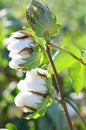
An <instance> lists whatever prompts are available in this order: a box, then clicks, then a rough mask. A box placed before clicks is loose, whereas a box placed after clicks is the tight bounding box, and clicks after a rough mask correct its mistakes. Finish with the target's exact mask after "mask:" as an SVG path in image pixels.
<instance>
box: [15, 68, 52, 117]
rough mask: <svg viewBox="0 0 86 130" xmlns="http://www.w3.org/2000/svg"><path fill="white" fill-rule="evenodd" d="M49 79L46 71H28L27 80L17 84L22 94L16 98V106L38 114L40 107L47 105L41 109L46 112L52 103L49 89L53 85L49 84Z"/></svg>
mask: <svg viewBox="0 0 86 130" xmlns="http://www.w3.org/2000/svg"><path fill="white" fill-rule="evenodd" d="M48 78H49V74H48V72H47V71H46V70H43V69H40V68H38V69H37V68H36V69H32V70H31V71H27V73H26V77H25V79H24V80H21V81H20V82H19V83H18V84H17V86H18V89H19V90H20V93H19V94H18V95H17V96H16V98H15V104H16V106H18V107H21V108H22V109H23V110H24V111H25V112H35V113H36V114H37V112H38V111H39V107H40V106H42V104H45V106H44V107H42V108H40V110H41V112H43V110H42V109H44V110H45V109H46V108H47V106H48V104H50V103H51V96H50V92H49V87H51V85H52V84H51V85H50V84H48V83H47V82H49V81H48ZM48 85H49V86H48ZM52 93H53V92H52ZM49 97H50V98H49ZM39 113H40V111H39ZM33 115H34V114H33ZM40 115H42V113H40Z"/></svg>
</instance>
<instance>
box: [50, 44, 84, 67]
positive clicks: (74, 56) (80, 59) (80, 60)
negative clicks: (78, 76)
mask: <svg viewBox="0 0 86 130" xmlns="http://www.w3.org/2000/svg"><path fill="white" fill-rule="evenodd" d="M50 47H53V48H57V49H59V50H62V51H64V52H66V53H67V54H69V55H70V56H72V57H73V58H74V59H76V60H78V61H79V62H81V63H82V64H83V65H85V66H86V63H85V62H84V61H83V59H82V58H79V57H77V56H76V55H74V54H73V53H71V52H70V51H68V50H66V49H64V48H62V47H60V46H57V45H55V44H52V43H50Z"/></svg>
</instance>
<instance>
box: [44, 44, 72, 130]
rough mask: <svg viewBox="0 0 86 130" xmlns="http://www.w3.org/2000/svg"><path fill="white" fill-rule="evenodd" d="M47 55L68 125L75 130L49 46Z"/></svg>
mask: <svg viewBox="0 0 86 130" xmlns="http://www.w3.org/2000/svg"><path fill="white" fill-rule="evenodd" d="M46 53H47V56H48V59H49V61H50V63H51V66H52V68H53V71H54V75H55V79H56V83H57V87H58V90H59V94H60V98H61V100H62V103H61V105H62V107H63V110H64V113H65V116H66V119H67V122H68V125H69V129H70V130H73V126H72V122H71V119H70V116H69V113H68V110H67V107H66V103H65V102H64V94H63V91H62V85H61V82H60V79H59V75H58V73H57V70H56V68H55V65H54V63H53V60H52V57H51V54H50V50H49V46H48V45H46Z"/></svg>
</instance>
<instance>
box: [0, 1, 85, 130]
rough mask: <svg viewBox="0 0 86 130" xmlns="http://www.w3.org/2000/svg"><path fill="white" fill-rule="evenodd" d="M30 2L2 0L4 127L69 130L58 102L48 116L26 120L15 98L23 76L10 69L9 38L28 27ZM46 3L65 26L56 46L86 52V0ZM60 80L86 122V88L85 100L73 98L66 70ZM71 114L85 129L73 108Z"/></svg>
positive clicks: (0, 102) (0, 111)
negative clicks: (18, 83) (10, 124)
mask: <svg viewBox="0 0 86 130" xmlns="http://www.w3.org/2000/svg"><path fill="white" fill-rule="evenodd" d="M29 2H30V1H29V0H15V1H12V0H0V128H2V127H5V125H6V124H7V123H9V122H10V123H13V124H15V125H16V127H17V128H18V130H67V129H68V128H67V125H66V121H65V118H64V114H63V112H62V110H61V108H60V106H59V105H57V104H56V103H55V102H53V104H52V106H50V107H49V108H48V111H47V113H46V115H45V116H44V117H41V118H39V119H38V120H29V121H27V120H25V119H23V116H24V113H22V111H21V110H20V109H18V108H16V106H15V104H14V97H15V96H16V94H17V91H18V90H17V89H16V83H17V82H18V81H19V80H20V79H21V78H22V77H23V74H22V73H21V72H16V71H15V70H12V69H10V68H9V66H8V62H9V60H10V59H9V57H8V54H9V52H8V51H7V49H6V38H7V37H9V36H10V34H11V33H12V32H14V31H17V30H19V29H22V28H24V27H28V24H27V21H26V16H25V11H26V7H27V5H28V4H29ZM46 2H47V4H48V6H49V7H50V8H51V9H52V10H53V12H54V13H55V14H56V16H57V19H59V20H60V21H61V23H62V29H61V32H60V33H59V34H58V35H57V36H56V37H55V39H54V41H55V43H58V44H59V45H61V46H64V45H69V44H72V45H74V46H76V47H78V48H79V49H80V50H86V0H52V1H50V0H46ZM60 78H61V82H62V85H63V90H64V92H65V96H66V97H70V98H71V99H72V100H73V101H74V102H75V104H76V106H77V107H78V109H79V111H80V112H81V113H82V115H83V116H84V117H85V119H86V88H85V87H84V89H83V90H82V93H81V94H82V97H80V98H79V99H74V98H73V96H70V94H71V93H73V92H74V90H73V88H72V87H71V84H70V82H69V78H70V77H69V75H68V74H67V73H66V71H64V72H61V73H60ZM80 82H81V81H79V83H80ZM75 100H76V101H75ZM70 114H71V118H72V119H73V124H74V126H75V130H85V129H86V128H84V126H83V124H82V123H81V121H80V120H79V118H78V116H77V115H76V114H75V113H74V112H73V113H72V111H71V109H70ZM73 114H74V115H73Z"/></svg>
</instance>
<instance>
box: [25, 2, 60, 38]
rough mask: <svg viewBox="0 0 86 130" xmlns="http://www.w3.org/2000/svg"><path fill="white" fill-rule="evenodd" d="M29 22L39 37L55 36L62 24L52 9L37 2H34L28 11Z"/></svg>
mask: <svg viewBox="0 0 86 130" xmlns="http://www.w3.org/2000/svg"><path fill="white" fill-rule="evenodd" d="M26 17H27V21H28V23H29V25H30V27H31V28H32V30H33V31H34V32H35V33H36V35H37V36H39V37H46V36H47V35H48V36H50V37H51V36H53V35H55V34H56V33H57V32H58V31H59V29H60V26H61V24H60V23H59V21H57V19H56V17H55V15H54V14H53V13H52V12H51V11H50V9H49V8H48V7H47V6H46V5H44V4H43V3H40V2H39V1H37V0H32V1H31V3H30V5H29V7H28V8H27V10H26Z"/></svg>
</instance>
